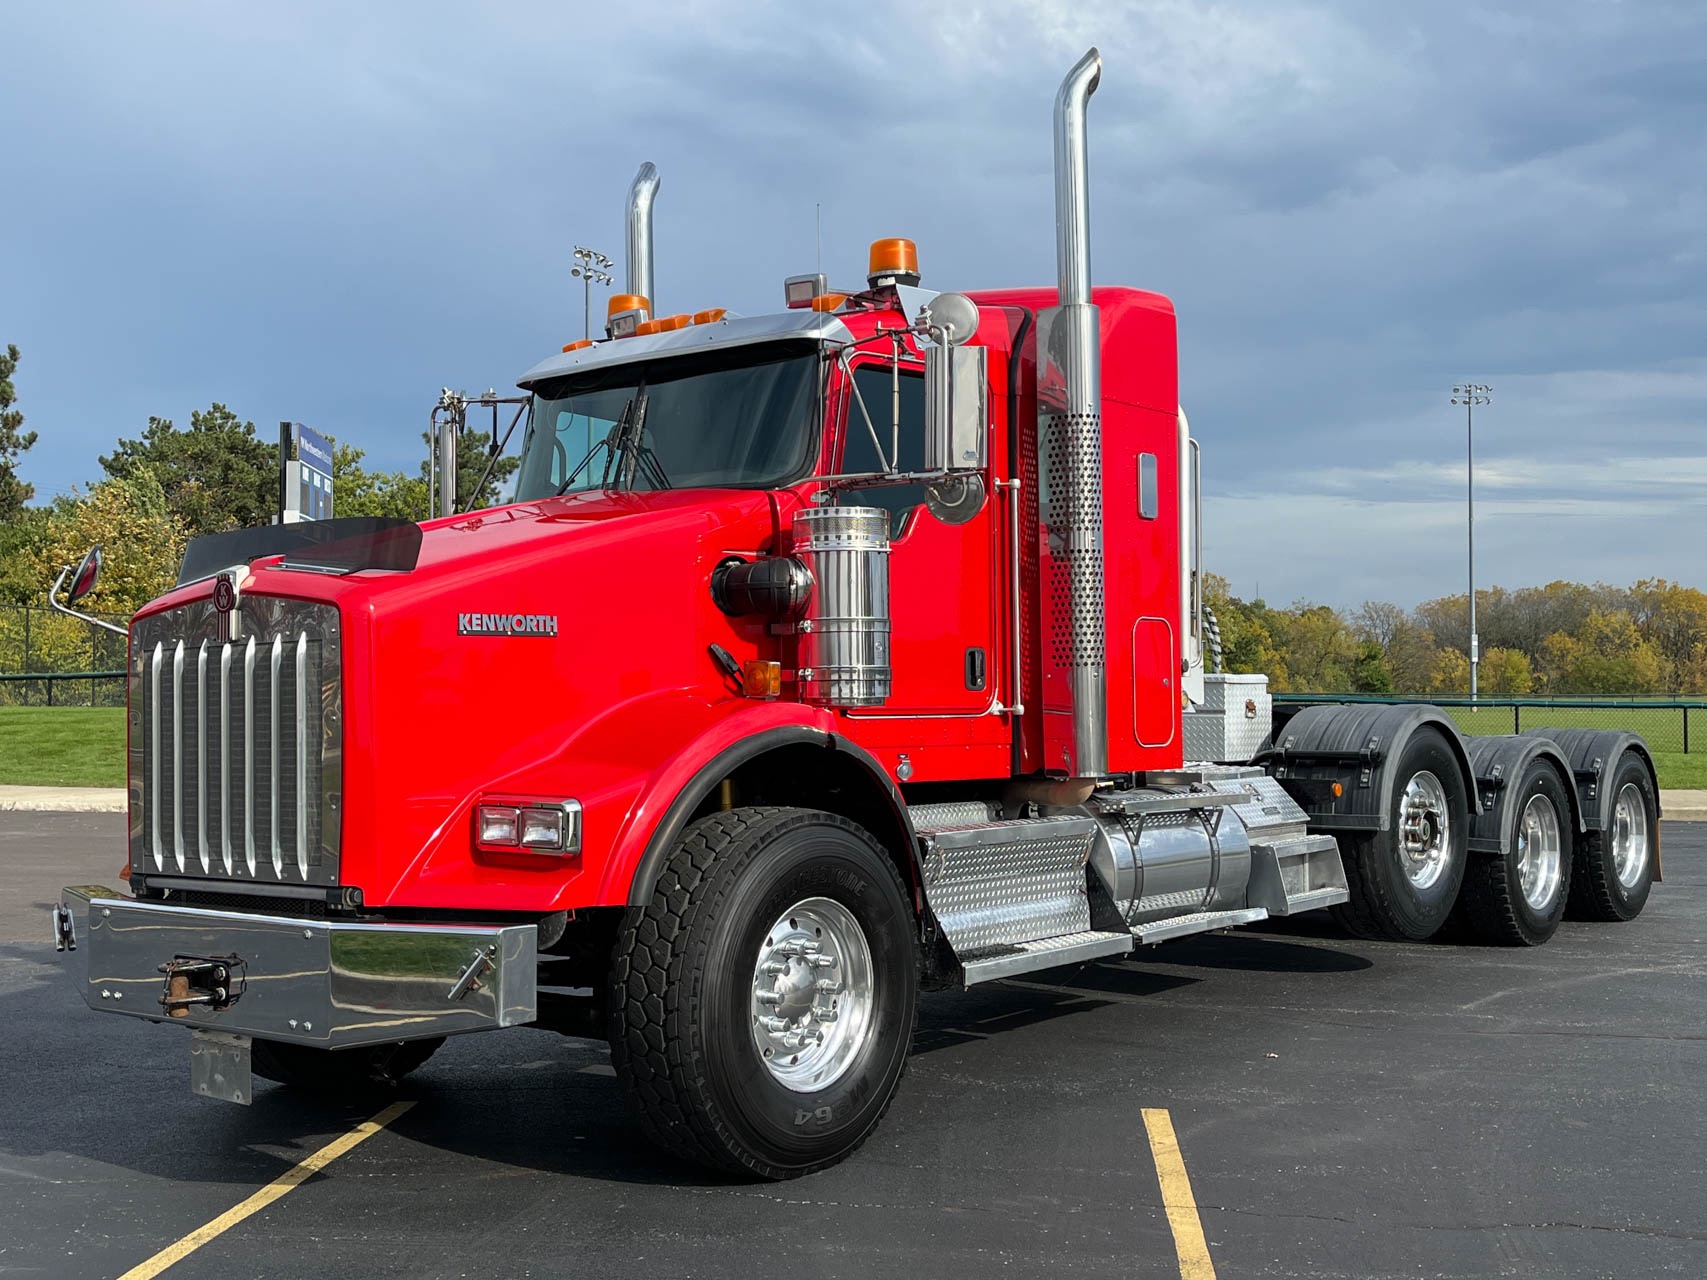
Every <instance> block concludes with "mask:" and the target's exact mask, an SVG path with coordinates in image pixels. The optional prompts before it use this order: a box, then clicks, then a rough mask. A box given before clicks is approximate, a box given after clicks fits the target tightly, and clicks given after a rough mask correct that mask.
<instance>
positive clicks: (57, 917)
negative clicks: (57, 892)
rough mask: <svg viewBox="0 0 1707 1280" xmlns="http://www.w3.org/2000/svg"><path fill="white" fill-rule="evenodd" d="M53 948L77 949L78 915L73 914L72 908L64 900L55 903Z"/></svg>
mask: <svg viewBox="0 0 1707 1280" xmlns="http://www.w3.org/2000/svg"><path fill="white" fill-rule="evenodd" d="M51 914H52V916H53V949H54V950H55V951H75V950H77V917H76V916H74V915H72V914H71V908H70V907H68V906H66V905H65V904H64V903H63V902H56V903H54V904H53V911H52V912H51Z"/></svg>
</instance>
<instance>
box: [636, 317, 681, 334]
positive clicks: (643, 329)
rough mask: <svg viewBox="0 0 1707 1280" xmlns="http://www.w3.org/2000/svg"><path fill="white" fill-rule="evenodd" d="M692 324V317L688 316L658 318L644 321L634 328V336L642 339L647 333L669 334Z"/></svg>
mask: <svg viewBox="0 0 1707 1280" xmlns="http://www.w3.org/2000/svg"><path fill="white" fill-rule="evenodd" d="M692 323H693V317H692V316H688V315H675V316H659V317H658V318H657V319H656V320H644V321H642V322H641V323H640V324H638V325H636V326H635V328H634V336H635V337H637V338H644V337H645V336H646V335H647V334H649V333H670V332H671V331H673V330H676V329H685V328H687V327H688V326H689V325H690V324H692Z"/></svg>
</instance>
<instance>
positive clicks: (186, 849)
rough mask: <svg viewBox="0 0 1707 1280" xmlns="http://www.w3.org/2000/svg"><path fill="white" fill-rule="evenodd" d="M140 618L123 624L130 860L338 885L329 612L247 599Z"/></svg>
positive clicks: (159, 867)
mask: <svg viewBox="0 0 1707 1280" xmlns="http://www.w3.org/2000/svg"><path fill="white" fill-rule="evenodd" d="M231 619H235V620H236V625H235V626H222V617H221V615H219V614H218V613H217V612H216V611H215V610H214V609H213V608H212V605H211V602H209V601H200V602H196V603H194V604H191V605H187V606H184V607H182V608H179V609H174V610H170V611H168V612H166V613H163V614H156V615H153V616H152V617H148V618H144V619H142V620H141V621H140V622H138V623H137V624H136V626H135V627H134V628H133V630H132V633H131V652H130V711H129V715H130V726H129V727H130V751H129V764H130V850H131V869H132V870H133V871H134V872H138V873H141V874H143V875H147V874H149V873H151V872H153V873H166V874H171V875H188V876H207V877H210V878H219V879H222V880H253V881H260V882H266V883H279V884H303V885H307V884H313V885H326V884H336V883H337V882H338V835H339V831H338V828H339V820H338V819H339V812H338V810H339V799H340V791H341V787H342V751H341V742H342V729H341V724H340V699H341V687H340V684H341V682H340V678H339V671H340V663H339V648H338V617H337V611H336V610H335V609H334V608H332V607H330V606H327V605H317V604H308V603H304V602H301V601H293V600H278V599H271V598H256V597H246V598H244V599H243V600H242V602H241V604H240V605H239V609H238V611H237V612H236V613H234V614H230V615H224V621H225V622H227V623H228V622H229V621H230V620H231Z"/></svg>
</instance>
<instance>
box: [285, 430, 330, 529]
mask: <svg viewBox="0 0 1707 1280" xmlns="http://www.w3.org/2000/svg"><path fill="white" fill-rule="evenodd" d="M331 518H332V445H331V443H330V442H329V441H328V440H327V439H326V437H325V436H323V435H321V434H320V433H319V432H318V431H315V430H313V429H312V428H311V427H305V426H303V425H302V424H301V423H300V422H281V423H279V523H280V524H295V523H296V522H297V521H299V520H330V519H331Z"/></svg>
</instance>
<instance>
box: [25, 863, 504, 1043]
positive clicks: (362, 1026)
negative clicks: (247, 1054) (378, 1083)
mask: <svg viewBox="0 0 1707 1280" xmlns="http://www.w3.org/2000/svg"><path fill="white" fill-rule="evenodd" d="M55 914H56V921H58V920H66V916H67V915H68V916H69V920H68V921H66V922H67V923H68V924H69V925H70V927H71V928H73V929H74V930H75V938H76V941H75V942H73V943H72V944H71V947H72V949H78V947H79V946H80V948H81V950H82V951H83V952H84V954H86V955H87V956H88V960H89V972H88V978H87V980H86V982H85V984H84V987H83V999H84V1001H85V1002H86V1003H87V1004H88V1006H89V1007H90V1008H91V1009H99V1010H101V1011H102V1012H105V1013H123V1014H129V1015H130V1016H132V1017H136V1018H148V1019H151V1020H153V1021H156V1022H172V1023H176V1024H178V1025H180V1026H186V1027H189V1028H191V1029H192V1030H195V1031H212V1032H224V1033H227V1034H230V1035H238V1036H252V1037H255V1038H258V1039H263V1040H286V1041H290V1042H292V1043H295V1044H304V1045H314V1046H317V1047H319V1048H322V1049H342V1048H347V1047H349V1046H352V1045H361V1044H380V1043H386V1042H392V1041H397V1040H419V1039H424V1038H426V1037H429V1036H444V1035H455V1034H458V1033H461V1032H466V1031H488V1030H494V1029H496V1028H498V1027H513V1026H519V1025H521V1024H522V1023H526V1022H532V1021H533V1020H534V1018H535V1017H536V1016H537V995H536V964H537V959H538V957H537V954H536V942H537V938H538V935H537V932H536V931H535V929H534V926H533V925H509V926H503V927H480V926H464V925H405V924H346V923H335V922H331V921H325V920H290V919H285V918H282V917H278V916H252V915H240V914H237V913H234V912H229V911H202V910H197V909H194V908H189V907H174V906H165V905H162V904H159V903H152V902H137V901H135V900H134V899H131V898H127V897H123V896H121V895H120V894H119V893H118V892H116V891H115V890H112V889H108V888H105V887H104V886H101V885H77V886H73V887H70V888H67V889H65V890H64V891H63V892H62V893H61V895H60V908H59V911H57V912H56V913H55ZM62 936H63V935H62ZM169 971H170V972H169Z"/></svg>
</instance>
